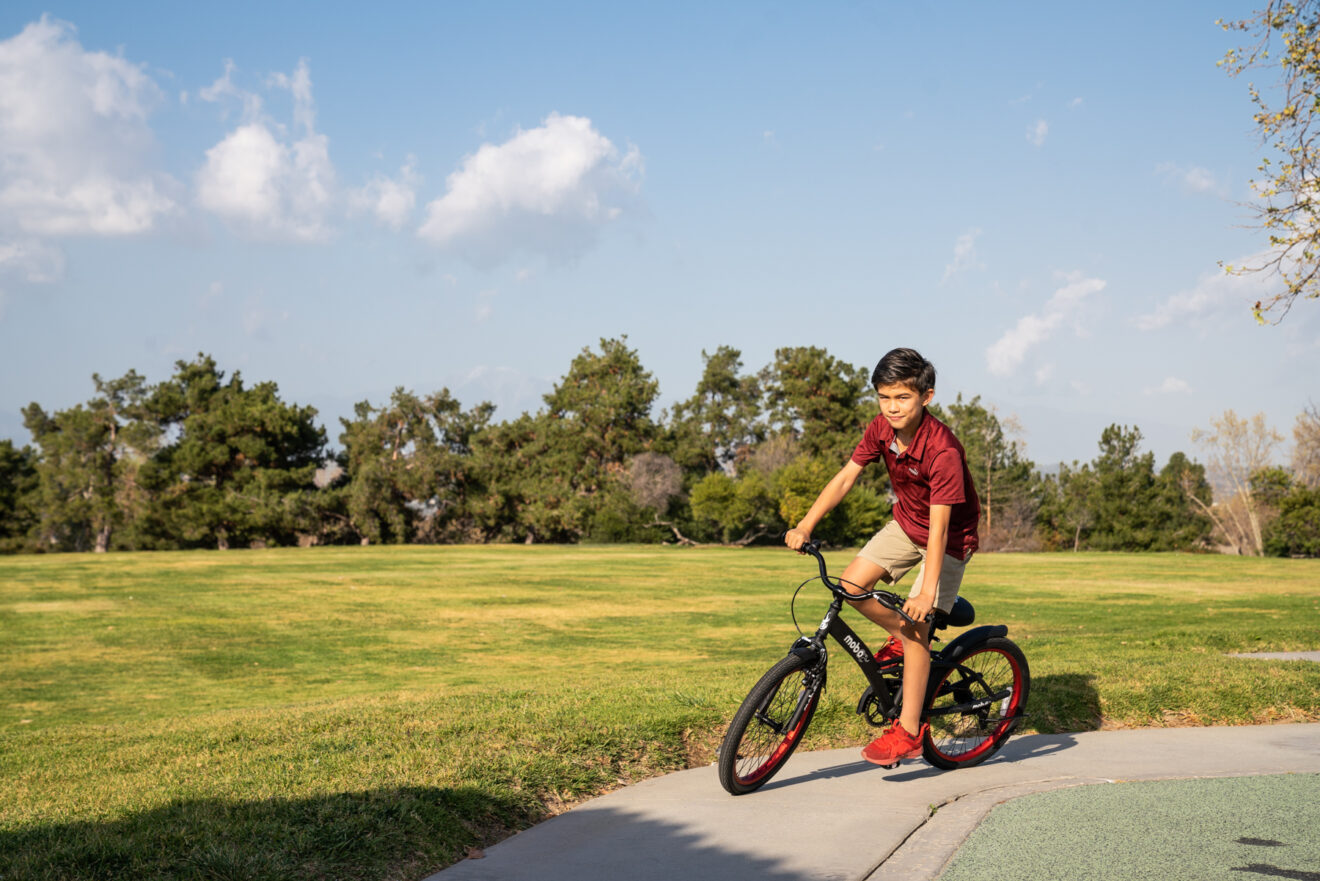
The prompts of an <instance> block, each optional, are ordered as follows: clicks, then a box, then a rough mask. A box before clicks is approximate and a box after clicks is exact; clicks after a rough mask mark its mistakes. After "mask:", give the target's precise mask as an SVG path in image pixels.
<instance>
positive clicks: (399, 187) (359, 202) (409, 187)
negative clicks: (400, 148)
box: [349, 156, 421, 230]
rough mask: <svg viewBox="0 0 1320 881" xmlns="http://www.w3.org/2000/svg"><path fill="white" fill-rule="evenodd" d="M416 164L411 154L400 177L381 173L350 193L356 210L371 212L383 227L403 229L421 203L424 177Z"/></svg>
mask: <svg viewBox="0 0 1320 881" xmlns="http://www.w3.org/2000/svg"><path fill="white" fill-rule="evenodd" d="M416 165H417V159H416V158H415V157H413V156H409V157H408V161H407V162H405V163H404V165H403V168H401V169H399V176H398V177H397V178H390V177H385V176H384V175H377V176H376V177H374V178H372V179H371V180H369V181H367V183H366V185H365V186H363V187H362V188H361V189H358V190H354V191H353V192H352V193H351V194H350V196H349V204H350V205H351V206H352V207H353V208H354V209H355V210H358V211H365V212H367V213H369V214H371V215H372V216H374V217H375V218H376V222H377V223H380V224H381V225H382V226H387V227H389V228H390V229H394V230H398V229H402V228H403V226H404V225H405V224H406V223H408V221H409V220H411V219H412V215H413V209H414V208H415V207H416V206H417V185H418V183H419V182H420V180H421V179H420V177H419V176H418V174H417V170H416Z"/></svg>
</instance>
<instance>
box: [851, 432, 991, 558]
mask: <svg viewBox="0 0 1320 881" xmlns="http://www.w3.org/2000/svg"><path fill="white" fill-rule="evenodd" d="M880 459H883V460H884V462H885V467H886V468H887V469H889V482H890V484H891V485H892V486H893V488H894V495H895V496H896V497H897V500H896V501H895V502H894V519H895V520H897V521H898V525H899V526H901V527H902V528H903V532H904V533H906V534H907V537H908V538H910V539H912V542H913V544H916V545H918V546H920V547H923V548H924V547H925V546H926V542H927V541H928V540H929V539H930V506H931V505H948V506H950V507H951V508H952V509H953V510H952V512H951V515H950V517H949V542H948V545H947V546H946V547H945V553H947V554H949V555H950V556H953V557H957V558H958V559H960V560H966V559H967V556H968V555H969V554H970V553H971V552H972V551H974V550H976V548H977V537H976V524H977V521H978V520H980V519H981V503H980V502H979V501H978V500H977V497H976V487H975V486H973V485H972V474H971V472H970V471H968V470H967V453H966V452H965V451H964V450H963V447H962V444H960V443H958V438H956V437H954V435H953V431H952V430H951V429H950V428H949V426H947V425H945V424H944V423H943V422H941V421H939V420H938V419H936V418H935V417H934V416H932V415H930V412H929V411H927V412H926V413H924V414H923V415H922V417H921V424H920V425H918V426H917V434H916V436H915V437H913V438H912V443H910V444H908V448H907V449H906V450H904V451H903V452H902V453H899V452H898V451H897V445H896V444H895V442H894V428H893V426H891V425H890V424H889V420H887V419H885V417H884V416H883V415H881V416H876V417H875V419H873V420H871V424H870V425H868V426H866V432H865V433H864V434H863V435H862V442H861V443H859V444H858V445H857V449H856V450H854V451H853V454H852V460H853V461H854V462H856V463H857V464H858V465H863V466H865V465H869V464H871V463H872V462H876V461H879V460H880Z"/></svg>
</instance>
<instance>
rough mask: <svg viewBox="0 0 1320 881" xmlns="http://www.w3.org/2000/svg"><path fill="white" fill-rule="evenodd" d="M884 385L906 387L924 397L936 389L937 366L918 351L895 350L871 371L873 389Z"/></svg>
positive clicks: (886, 355)
mask: <svg viewBox="0 0 1320 881" xmlns="http://www.w3.org/2000/svg"><path fill="white" fill-rule="evenodd" d="M882 385H906V386H910V387H911V388H913V389H915V390H916V391H917V393H918V394H923V395H924V394H925V393H926V392H928V391H930V390H931V389H933V388H935V365H934V364H932V363H930V362H929V361H927V360H926V359H925V358H923V357H921V353H920V352H918V351H917V350H916V349H894V350H892V351H890V352H887V353H886V354H885V356H884V357H883V358H881V359H880V363H879V364H876V365H875V370H873V371H871V388H877V389H878V388H880V386H882Z"/></svg>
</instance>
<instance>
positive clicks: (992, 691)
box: [922, 636, 1031, 770]
mask: <svg viewBox="0 0 1320 881" xmlns="http://www.w3.org/2000/svg"><path fill="white" fill-rule="evenodd" d="M931 673H932V682H931V685H930V690H929V691H928V692H927V694H928V695H929V697H927V699H926V713H927V719H926V721H927V722H928V723H929V724H930V730H928V731H927V732H926V737H925V740H924V741H923V743H922V755H923V756H924V757H925V759H926V761H928V762H930V763H931V764H932V765H934V766H935V767H937V768H944V769H945V770H953V769H954V768H970V767H971V766H972V765H978V764H980V763H981V762H984V761H985V760H986V759H988V758H990V756H992V755H994V753H995V751H996V750H998V749H999V748H1000V747H1001V746H1003V745H1004V742H1005V741H1006V740H1008V737H1009V735H1011V734H1012V733H1013V730H1014V729H1015V728H1017V726H1018V723H1019V722H1020V721H1021V718H1022V713H1023V712H1024V711H1025V710H1026V707H1027V692H1028V691H1029V690H1030V688H1031V670H1030V669H1029V668H1028V667H1027V658H1026V656H1025V655H1024V654H1022V649H1020V648H1018V647H1017V644H1016V643H1014V642H1013V641H1012V640H1009V639H1004V638H1003V637H998V636H994V637H991V638H990V639H987V640H986V641H985V642H982V643H978V644H977V645H974V646H972V648H971V649H969V650H968V651H967V653H966V654H964V655H963V656H962V657H961V658H959V659H958V663H957V664H956V665H955V666H953V667H951V668H950V669H948V670H946V671H943V672H936V671H935V670H932V671H931ZM936 676H938V677H939V678H938V680H936V679H935V677H936ZM954 708H961V709H954Z"/></svg>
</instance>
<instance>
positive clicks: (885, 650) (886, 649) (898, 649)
mask: <svg viewBox="0 0 1320 881" xmlns="http://www.w3.org/2000/svg"><path fill="white" fill-rule="evenodd" d="M902 657H903V640H901V639H899V638H898V637H897V636H891V637H889V641H888V642H886V643H885V644H884V645H882V646H880V651H878V652H876V653H875V660H876V663H878V664H890V663H893V662H894V661H898V660H901V659H902Z"/></svg>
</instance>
